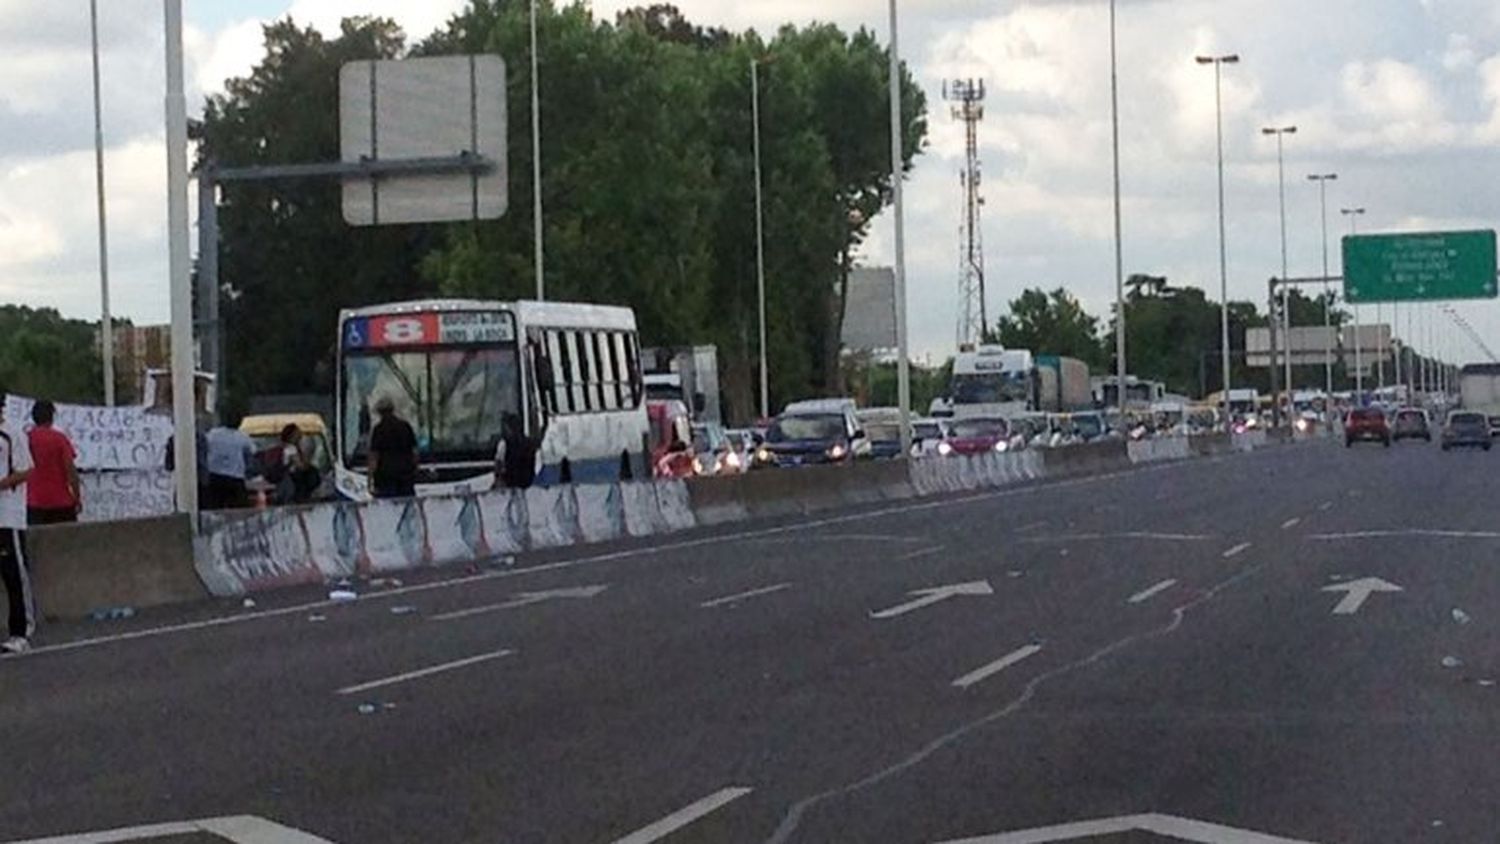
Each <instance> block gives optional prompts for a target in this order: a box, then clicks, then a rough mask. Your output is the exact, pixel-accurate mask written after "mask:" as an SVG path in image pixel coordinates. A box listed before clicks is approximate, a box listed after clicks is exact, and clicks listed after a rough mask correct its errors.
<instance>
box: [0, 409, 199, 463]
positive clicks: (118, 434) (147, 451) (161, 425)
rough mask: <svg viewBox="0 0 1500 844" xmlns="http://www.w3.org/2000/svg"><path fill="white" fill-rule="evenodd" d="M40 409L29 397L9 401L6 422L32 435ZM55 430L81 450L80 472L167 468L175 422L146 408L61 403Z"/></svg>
mask: <svg viewBox="0 0 1500 844" xmlns="http://www.w3.org/2000/svg"><path fill="white" fill-rule="evenodd" d="M35 404H36V400H35V399H30V398H26V397H25V396H6V397H5V418H6V420H7V421H9V422H10V424H11V425H13V426H15V427H16V428H18V429H21V430H29V429H30V428H31V408H32V406H33V405H35ZM54 427H56V428H57V429H58V430H59V431H62V432H63V433H64V434H67V435H68V439H71V440H72V441H73V445H74V446H75V447H76V448H77V449H78V468H79V469H82V470H94V469H141V470H145V469H161V468H162V467H163V466H164V465H166V464H165V459H166V453H167V439H168V438H169V437H171V436H172V417H170V416H163V415H160V414H156V413H148V412H147V410H146V408H144V407H92V406H89V405H78V404H60V405H58V406H57V421H56V422H55V423H54Z"/></svg>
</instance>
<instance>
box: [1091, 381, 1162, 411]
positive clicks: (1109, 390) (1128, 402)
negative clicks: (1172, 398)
mask: <svg viewBox="0 0 1500 844" xmlns="http://www.w3.org/2000/svg"><path fill="white" fill-rule="evenodd" d="M1119 380H1120V379H1119V378H1117V377H1116V376H1113V375H1101V376H1099V377H1097V378H1095V379H1093V382H1092V383H1093V390H1094V400H1095V401H1096V402H1098V403H1099V406H1100V407H1118V406H1119V404H1120V402H1119V395H1120V388H1119V386H1118V384H1119ZM1166 397H1167V385H1166V384H1164V383H1162V382H1161V381H1151V380H1149V379H1143V378H1137V377H1136V376H1134V375H1126V376H1125V407H1126V408H1127V409H1130V410H1149V409H1150V408H1151V405H1153V404H1155V403H1156V402H1159V401H1165V400H1166Z"/></svg>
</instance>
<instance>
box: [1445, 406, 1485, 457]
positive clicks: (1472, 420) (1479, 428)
mask: <svg viewBox="0 0 1500 844" xmlns="http://www.w3.org/2000/svg"><path fill="white" fill-rule="evenodd" d="M1491 445H1492V443H1491V437H1490V422H1489V420H1488V419H1486V418H1485V416H1484V414H1483V413H1473V412H1467V411H1462V410H1455V411H1453V412H1452V413H1450V414H1448V424H1446V425H1444V426H1443V451H1447V450H1448V449H1450V448H1463V447H1469V448H1482V449H1484V450H1485V451H1489V450H1490V446H1491Z"/></svg>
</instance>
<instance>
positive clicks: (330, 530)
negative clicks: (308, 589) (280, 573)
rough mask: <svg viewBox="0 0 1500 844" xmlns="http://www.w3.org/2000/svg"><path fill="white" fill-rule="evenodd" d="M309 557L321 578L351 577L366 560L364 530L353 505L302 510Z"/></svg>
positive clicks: (324, 506) (358, 511) (335, 505)
mask: <svg viewBox="0 0 1500 844" xmlns="http://www.w3.org/2000/svg"><path fill="white" fill-rule="evenodd" d="M301 518H302V529H303V531H304V532H305V533H306V534H307V545H308V557H309V559H310V560H311V561H312V564H313V565H314V566H315V567H317V569H318V571H319V572H321V573H322V575H323V577H325V578H327V579H329V580H338V579H340V578H344V577H353V576H354V574H355V573H356V572H358V571H359V570H360V569H361V568H362V567H363V566H365V565H366V560H365V532H364V526H363V525H362V524H361V523H360V508H359V506H358V505H356V504H345V503H339V504H323V505H319V506H316V507H308V508H307V509H305V510H303V511H302V514H301Z"/></svg>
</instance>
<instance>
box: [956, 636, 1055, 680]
mask: <svg viewBox="0 0 1500 844" xmlns="http://www.w3.org/2000/svg"><path fill="white" fill-rule="evenodd" d="M1041 649H1042V646H1041V645H1026V646H1025V647H1020V648H1016V649H1015V650H1013V651H1011V652H1010V653H1008V654H1006V655H1005V656H1002V657H1000V658H999V659H997V660H995V661H994V662H992V663H990V664H989V665H982V666H980V667H979V668H976V669H974V670H973V671H970V672H969V673H968V674H965V675H964V676H962V677H960V678H958V679H957V680H954V681H953V685H955V686H957V687H958V688H960V689H967V688H968V687H970V686H972V685H974V684H975V683H978V682H980V681H982V680H986V679H989V678H990V677H993V676H994V675H996V674H999V673H1000V672H1001V671H1004V670H1005V669H1007V668H1009V667H1011V666H1012V665H1015V664H1016V663H1018V662H1021V661H1022V660H1026V659H1030V658H1031V657H1033V656H1036V655H1037V653H1039V652H1040V651H1041Z"/></svg>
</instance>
